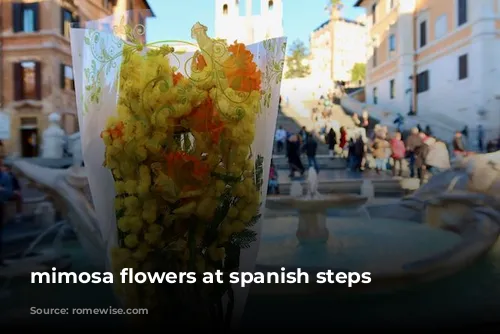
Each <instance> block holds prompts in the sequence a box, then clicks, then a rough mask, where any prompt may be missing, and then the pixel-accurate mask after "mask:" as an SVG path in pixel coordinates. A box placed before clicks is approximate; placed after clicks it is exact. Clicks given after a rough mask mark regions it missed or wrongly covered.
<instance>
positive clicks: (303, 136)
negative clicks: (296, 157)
mask: <svg viewBox="0 0 500 334" xmlns="http://www.w3.org/2000/svg"><path fill="white" fill-rule="evenodd" d="M299 137H300V138H299V140H300V142H301V144H302V145H303V144H304V143H305V142H306V141H307V129H306V127H305V126H303V127H302V128H301V129H300V131H299Z"/></svg>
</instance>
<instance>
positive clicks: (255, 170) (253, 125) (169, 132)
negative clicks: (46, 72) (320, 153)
mask: <svg viewBox="0 0 500 334" xmlns="http://www.w3.org/2000/svg"><path fill="white" fill-rule="evenodd" d="M106 20H108V21H110V20H111V19H110V18H106V19H103V20H101V21H96V22H92V23H91V24H88V25H87V28H74V29H72V32H71V43H72V52H73V68H74V72H75V81H76V84H75V89H76V93H77V107H78V118H79V122H80V129H81V138H82V153H83V157H84V161H85V166H86V168H87V171H88V175H89V186H90V190H91V193H92V198H93V201H94V205H95V209H96V214H97V216H98V219H99V223H100V229H101V234H102V235H103V238H104V240H103V241H104V242H105V244H106V246H107V254H104V255H105V256H106V257H107V259H108V261H107V263H108V265H109V270H112V271H113V273H114V277H115V283H114V285H115V290H116V293H117V296H118V297H119V298H120V300H121V301H122V302H123V304H124V305H126V306H127V307H139V308H147V309H148V311H149V312H148V313H149V316H151V317H156V319H157V320H160V319H161V320H165V321H166V319H168V321H177V322H179V323H184V324H185V323H186V322H187V323H192V324H193V323H194V324H197V325H199V326H200V327H207V326H209V327H212V328H223V327H227V326H229V324H230V323H231V321H232V322H233V323H234V321H235V320H237V319H238V318H239V316H240V315H241V312H242V310H243V306H244V303H245V301H246V297H247V294H248V286H247V287H245V288H242V287H240V286H239V285H234V284H230V282H229V280H228V277H229V275H230V274H231V273H232V272H238V271H247V272H248V271H250V272H251V271H253V269H254V266H255V260H256V256H257V251H258V245H259V236H260V234H259V233H260V222H261V209H262V208H263V203H264V202H265V196H266V191H265V189H266V187H265V186H264V185H266V184H267V181H268V173H269V166H270V161H271V156H272V146H273V137H274V132H275V126H276V117H277V110H278V103H279V96H280V83H281V77H282V70H283V58H284V53H285V45H286V39H285V38H277V39H271V40H266V41H263V42H260V43H257V44H252V45H244V44H241V43H238V42H237V41H236V42H232V43H228V42H227V41H225V40H219V39H214V38H211V37H209V36H208V34H207V28H206V27H205V26H203V25H201V24H199V23H197V24H195V25H194V26H193V28H192V31H191V36H192V38H193V41H192V42H182V43H183V44H185V45H188V46H190V47H192V48H194V49H196V51H195V52H181V51H177V50H176V48H175V47H172V46H171V44H173V43H171V42H169V41H168V40H165V41H161V42H158V43H155V42H153V43H143V42H139V41H140V40H141V39H140V38H138V35H140V34H142V33H144V29H143V27H129V26H126V25H123V24H122V25H116V26H113V29H112V30H111V29H107V30H106V29H102V28H100V27H102V26H103V25H102V24H101V23H102V22H105V21H106ZM124 21H125V20H123V21H122V22H124ZM178 44H179V42H178V41H176V43H175V45H178ZM124 269H126V270H128V269H131V272H129V275H133V274H132V272H133V273H137V272H142V273H159V274H162V273H167V274H169V273H170V276H168V275H167V276H164V277H175V279H170V280H169V281H168V282H166V281H163V282H162V283H161V284H159V283H158V282H157V283H151V282H150V279H148V280H146V281H145V282H142V281H141V282H136V281H133V282H132V283H130V282H129V281H128V279H127V280H126V282H125V283H122V282H121V276H120V274H121V273H122V272H123V270H124ZM216 271H219V272H222V273H223V278H224V279H223V280H222V281H223V283H217V282H214V283H210V282H205V283H204V282H203V277H204V273H206V272H211V273H214V272H216ZM180 273H192V274H193V275H194V277H196V282H192V281H189V279H188V276H183V278H182V282H181V277H182V275H180ZM172 275H173V276H172Z"/></svg>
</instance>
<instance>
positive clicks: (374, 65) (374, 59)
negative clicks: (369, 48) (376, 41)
mask: <svg viewBox="0 0 500 334" xmlns="http://www.w3.org/2000/svg"><path fill="white" fill-rule="evenodd" d="M376 66H377V48H376V47H374V48H373V67H376Z"/></svg>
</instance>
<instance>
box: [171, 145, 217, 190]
mask: <svg viewBox="0 0 500 334" xmlns="http://www.w3.org/2000/svg"><path fill="white" fill-rule="evenodd" d="M165 160H166V162H167V174H168V176H170V177H171V178H172V179H173V180H175V181H176V182H179V183H185V184H193V183H199V182H200V181H206V180H207V177H208V174H209V173H210V168H209V166H208V165H207V164H206V163H205V162H203V161H201V160H200V159H199V158H198V157H196V156H194V155H190V154H187V153H186V152H181V151H177V152H171V153H168V154H167V155H166V156H165Z"/></svg>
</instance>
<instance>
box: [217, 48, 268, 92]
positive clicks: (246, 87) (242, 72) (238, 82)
mask: <svg viewBox="0 0 500 334" xmlns="http://www.w3.org/2000/svg"><path fill="white" fill-rule="evenodd" d="M228 50H229V52H231V56H230V57H229V58H228V59H227V60H226V61H225V62H224V65H223V67H224V74H225V75H226V77H227V79H228V81H229V87H231V88H232V89H234V90H238V91H243V92H251V91H254V90H260V84H261V72H260V70H259V69H258V68H257V64H255V62H254V61H253V54H252V53H251V52H250V51H248V50H247V49H246V47H245V44H242V43H236V42H235V43H234V44H233V45H231V46H229V48H228Z"/></svg>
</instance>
